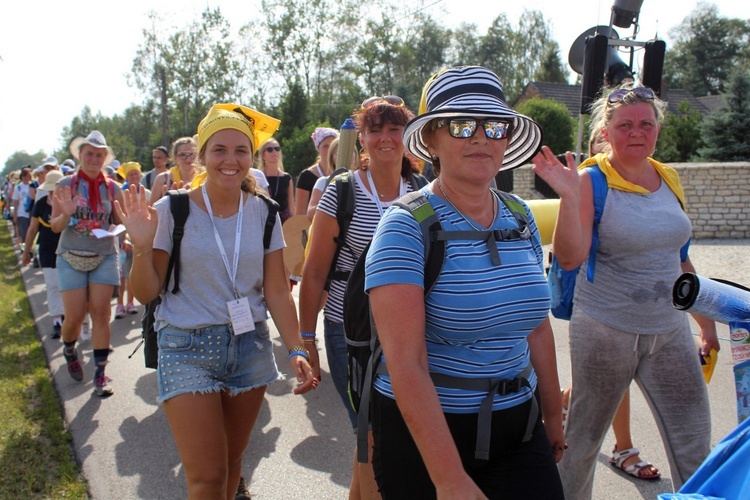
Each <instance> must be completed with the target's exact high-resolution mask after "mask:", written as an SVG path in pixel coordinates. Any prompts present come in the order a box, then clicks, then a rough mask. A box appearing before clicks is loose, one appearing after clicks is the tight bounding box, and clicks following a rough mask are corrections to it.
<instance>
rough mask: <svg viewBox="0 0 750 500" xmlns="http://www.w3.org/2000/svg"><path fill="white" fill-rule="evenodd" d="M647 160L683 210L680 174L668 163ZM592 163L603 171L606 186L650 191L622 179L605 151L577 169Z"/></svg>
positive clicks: (683, 199)
mask: <svg viewBox="0 0 750 500" xmlns="http://www.w3.org/2000/svg"><path fill="white" fill-rule="evenodd" d="M648 162H649V163H650V164H651V166H652V167H654V170H656V171H657V172H658V173H659V176H660V177H661V178H662V179H663V180H664V182H666V183H667V186H669V189H671V190H672V192H673V193H674V195H675V196H676V197H677V199H678V200H680V205H682V209H683V210H685V208H686V205H685V192H684V191H683V189H682V184H680V176H679V175H678V174H677V171H676V170H675V169H673V168H672V167H670V166H668V165H665V164H663V163H659V162H658V161H656V160H654V159H653V158H648ZM594 164H596V165H599V169H600V170H601V171H602V173H604V175H605V177H607V186H609V187H611V188H612V189H619V190H620V191H625V192H626V193H638V194H650V193H651V191H649V190H648V189H646V188H644V187H642V186H639V185H637V184H633V183H632V182H630V181H626V180H625V179H623V178H622V176H621V175H620V174H619V173H618V172H617V170H615V168H614V167H613V166H612V164H611V163H610V162H609V157H608V156H607V154H606V153H599V154H598V155H596V156H594V157H592V158H589V159H587V160H586V161H584V162H583V163H581V164H580V165H579V166H578V170H581V169H583V168H586V167H590V166H591V165H594Z"/></svg>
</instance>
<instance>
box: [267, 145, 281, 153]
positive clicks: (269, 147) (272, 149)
mask: <svg viewBox="0 0 750 500" xmlns="http://www.w3.org/2000/svg"><path fill="white" fill-rule="evenodd" d="M274 151H281V146H268V147H266V153H273V152H274Z"/></svg>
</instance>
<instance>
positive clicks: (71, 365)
mask: <svg viewBox="0 0 750 500" xmlns="http://www.w3.org/2000/svg"><path fill="white" fill-rule="evenodd" d="M63 356H64V357H65V361H66V362H67V363H68V373H70V378H72V379H73V380H75V381H76V382H80V381H82V380H83V366H81V362H80V361H78V351H76V350H74V351H73V354H71V355H68V354H65V349H63Z"/></svg>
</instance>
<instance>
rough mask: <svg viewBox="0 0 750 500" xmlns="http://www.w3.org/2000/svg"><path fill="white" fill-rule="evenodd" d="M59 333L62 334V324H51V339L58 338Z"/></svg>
mask: <svg viewBox="0 0 750 500" xmlns="http://www.w3.org/2000/svg"><path fill="white" fill-rule="evenodd" d="M60 335H62V325H61V324H60V323H55V324H54V325H52V335H51V337H52V338H53V339H59V338H60Z"/></svg>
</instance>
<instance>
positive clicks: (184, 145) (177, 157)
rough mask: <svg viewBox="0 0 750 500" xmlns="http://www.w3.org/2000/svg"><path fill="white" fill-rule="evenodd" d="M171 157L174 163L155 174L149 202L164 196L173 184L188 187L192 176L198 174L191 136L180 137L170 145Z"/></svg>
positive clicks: (154, 201)
mask: <svg viewBox="0 0 750 500" xmlns="http://www.w3.org/2000/svg"><path fill="white" fill-rule="evenodd" d="M172 157H173V158H174V161H175V163H176V165H174V166H173V167H172V168H170V169H169V170H167V171H166V172H163V173H161V174H159V175H157V176H156V179H154V185H153V186H152V189H151V204H152V205H153V204H154V203H156V201H157V200H158V199H159V198H161V197H162V196H164V193H165V187H166V190H169V189H172V187H173V186H177V187H185V188H186V189H189V187H190V183H191V181H192V180H193V178H194V177H195V176H196V175H197V174H200V172H201V171H202V168H201V166H200V163H198V153H197V151H196V144H195V140H194V139H193V138H192V137H180V138H179V139H177V140H176V141H174V144H173V145H172Z"/></svg>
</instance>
